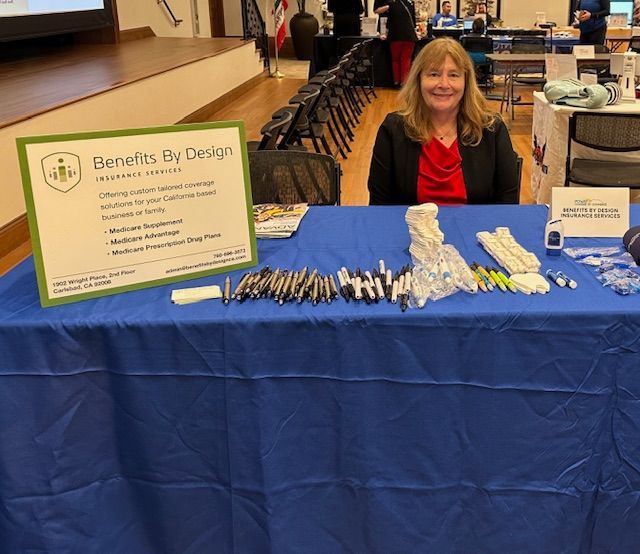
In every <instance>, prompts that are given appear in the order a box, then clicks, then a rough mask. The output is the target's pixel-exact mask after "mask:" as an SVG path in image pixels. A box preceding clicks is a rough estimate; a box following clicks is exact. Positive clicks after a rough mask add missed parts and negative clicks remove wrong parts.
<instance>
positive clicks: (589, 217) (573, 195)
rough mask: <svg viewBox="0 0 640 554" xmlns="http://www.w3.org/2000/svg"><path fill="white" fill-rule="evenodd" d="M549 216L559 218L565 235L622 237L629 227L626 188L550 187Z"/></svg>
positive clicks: (627, 190) (627, 192) (627, 193)
mask: <svg viewBox="0 0 640 554" xmlns="http://www.w3.org/2000/svg"><path fill="white" fill-rule="evenodd" d="M551 219H561V220H562V225H563V227H564V234H565V236H567V237H622V235H624V234H625V232H626V231H627V229H629V189H628V188H624V187H553V188H552V189H551Z"/></svg>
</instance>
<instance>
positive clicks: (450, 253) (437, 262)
mask: <svg viewBox="0 0 640 554" xmlns="http://www.w3.org/2000/svg"><path fill="white" fill-rule="evenodd" d="M459 290H463V291H465V292H469V293H471V294H475V293H476V292H478V284H477V283H476V281H475V280H474V278H473V275H472V274H471V270H470V269H469V266H468V265H467V264H466V262H465V261H464V259H463V258H462V256H460V253H459V252H458V250H457V249H456V248H455V247H454V246H452V245H450V244H444V245H442V248H441V249H440V250H439V251H438V253H437V256H434V257H431V258H429V259H423V260H421V263H419V264H418V265H416V266H415V268H414V269H413V272H412V276H411V296H410V306H411V307H413V308H422V307H424V306H425V304H426V303H427V300H431V301H433V302H435V301H436V300H440V299H442V298H446V297H447V296H450V295H452V294H455V293H456V292H458V291H459Z"/></svg>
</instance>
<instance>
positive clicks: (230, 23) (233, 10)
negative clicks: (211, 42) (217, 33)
mask: <svg viewBox="0 0 640 554" xmlns="http://www.w3.org/2000/svg"><path fill="white" fill-rule="evenodd" d="M214 17H215V14H214ZM263 17H264V15H263ZM224 32H225V34H226V36H228V37H241V36H242V7H241V6H240V0H224Z"/></svg>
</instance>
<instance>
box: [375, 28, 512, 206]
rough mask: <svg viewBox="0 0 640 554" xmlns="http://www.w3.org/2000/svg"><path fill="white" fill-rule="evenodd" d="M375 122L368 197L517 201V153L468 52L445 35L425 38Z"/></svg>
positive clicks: (415, 200)
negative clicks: (395, 105) (391, 105)
mask: <svg viewBox="0 0 640 554" xmlns="http://www.w3.org/2000/svg"><path fill="white" fill-rule="evenodd" d="M400 105H401V109H400V110H399V111H397V112H394V113H391V114H389V115H387V117H386V119H385V120H384V122H383V123H382V125H381V126H380V129H378V136H377V138H376V143H375V146H374V149H373V156H372V159H371V168H370V171H369V203H370V204H416V203H424V202H435V203H436V204H517V203H518V188H519V183H518V175H517V173H518V172H517V166H516V154H515V153H514V151H513V147H512V146H511V139H510V137H509V132H508V131H507V127H506V126H505V124H504V123H503V121H502V119H500V116H499V115H498V114H495V113H493V112H491V111H489V108H488V106H487V102H486V100H485V98H484V96H482V93H481V92H480V90H479V89H478V85H477V84H476V79H475V73H474V68H473V64H472V62H471V59H470V58H469V56H468V55H467V53H466V52H465V51H464V49H463V48H462V46H460V43H459V42H458V41H456V40H454V39H451V38H440V39H436V40H434V41H432V42H430V43H429V44H428V45H427V46H425V47H424V48H423V49H422V51H421V52H420V54H418V56H417V57H416V59H415V60H414V62H413V66H412V67H411V72H410V73H409V78H408V80H407V83H406V84H405V86H404V87H403V89H402V90H401V92H400Z"/></svg>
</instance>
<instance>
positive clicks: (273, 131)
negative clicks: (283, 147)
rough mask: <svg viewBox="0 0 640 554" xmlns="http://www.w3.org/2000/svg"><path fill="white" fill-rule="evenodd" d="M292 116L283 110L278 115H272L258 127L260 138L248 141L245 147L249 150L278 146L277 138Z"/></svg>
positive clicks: (269, 148)
mask: <svg viewBox="0 0 640 554" xmlns="http://www.w3.org/2000/svg"><path fill="white" fill-rule="evenodd" d="M292 118H293V115H292V114H291V113H289V112H283V113H281V114H279V115H278V117H274V118H273V119H272V120H271V121H269V122H268V123H267V124H265V125H264V126H263V127H262V129H260V134H261V135H262V139H261V140H259V141H257V140H250V141H248V142H247V149H248V150H249V151H252V150H275V149H276V148H277V147H278V138H279V137H280V135H281V134H282V133H283V132H284V130H285V129H286V127H287V126H288V125H289V124H290V123H291V120H292Z"/></svg>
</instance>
